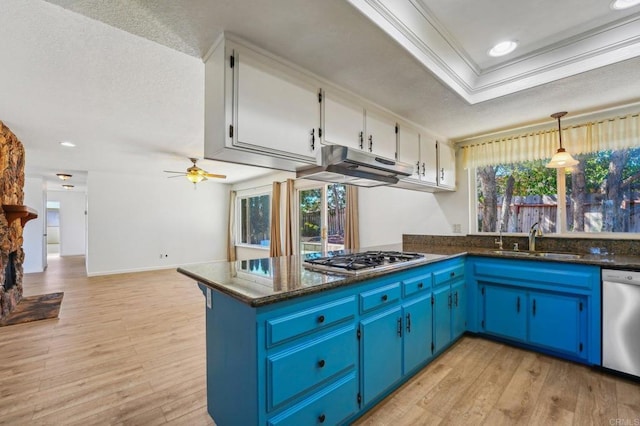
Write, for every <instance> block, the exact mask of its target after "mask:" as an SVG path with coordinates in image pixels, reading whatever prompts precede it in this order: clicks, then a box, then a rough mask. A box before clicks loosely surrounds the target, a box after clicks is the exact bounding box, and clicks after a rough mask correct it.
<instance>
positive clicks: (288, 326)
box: [266, 296, 356, 347]
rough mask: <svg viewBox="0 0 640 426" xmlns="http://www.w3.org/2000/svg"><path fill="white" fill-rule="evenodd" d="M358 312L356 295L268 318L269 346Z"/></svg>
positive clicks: (352, 315) (344, 319)
mask: <svg viewBox="0 0 640 426" xmlns="http://www.w3.org/2000/svg"><path fill="white" fill-rule="evenodd" d="M355 313H356V298H355V296H349V297H345V298H343V299H339V300H336V301H334V302H331V303H325V304H323V305H320V306H314V307H312V308H309V309H305V310H302V311H298V312H294V313H291V314H289V315H284V316H281V317H277V318H273V319H270V320H267V331H266V332H267V347H271V346H274V345H276V344H278V343H281V342H284V341H287V340H289V339H293V338H296V337H298V336H302V335H304V334H307V333H311V332H314V331H316V330H321V329H323V328H326V327H328V326H331V325H334V324H337V323H340V322H342V321H346V320H349V319H351V318H353V317H354V315H355Z"/></svg>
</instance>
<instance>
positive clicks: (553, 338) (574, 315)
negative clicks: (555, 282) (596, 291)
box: [529, 292, 585, 356]
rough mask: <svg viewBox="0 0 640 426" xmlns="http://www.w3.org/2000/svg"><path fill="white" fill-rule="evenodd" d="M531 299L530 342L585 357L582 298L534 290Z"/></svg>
mask: <svg viewBox="0 0 640 426" xmlns="http://www.w3.org/2000/svg"><path fill="white" fill-rule="evenodd" d="M529 299H530V300H529V342H530V343H532V344H534V345H539V346H545V347H547V348H550V349H555V350H558V351H563V352H567V353H569V354H572V355H577V356H583V354H584V353H585V351H584V347H583V346H584V345H582V344H581V341H580V340H581V339H580V336H581V334H582V333H581V332H582V330H581V327H583V324H584V322H583V321H581V315H582V312H583V310H581V307H582V308H583V307H584V302H583V300H582V299H583V298H581V297H579V296H565V295H557V294H547V293H533V292H532V293H530V295H529ZM581 305H582V306H581Z"/></svg>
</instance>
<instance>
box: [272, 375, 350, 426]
mask: <svg viewBox="0 0 640 426" xmlns="http://www.w3.org/2000/svg"><path fill="white" fill-rule="evenodd" d="M357 394H358V380H357V377H356V373H355V371H352V372H351V373H349V374H347V375H346V376H344V377H343V378H341V379H340V380H338V381H336V382H335V383H332V384H330V385H329V386H327V387H325V388H324V389H322V390H321V391H319V392H317V393H315V394H313V395H312V396H311V397H309V398H307V399H305V400H304V401H301V402H300V403H298V404H296V405H294V406H293V407H291V408H289V409H288V410H286V411H284V412H282V413H280V414H278V415H277V416H274V417H273V418H271V419H270V420H269V421H268V424H269V425H270V426H302V425H319V424H326V425H337V424H341V423H342V422H344V421H345V420H346V419H347V418H349V417H351V416H353V415H354V414H355V413H356V411H358V400H357Z"/></svg>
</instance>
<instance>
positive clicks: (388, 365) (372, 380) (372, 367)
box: [360, 306, 403, 405]
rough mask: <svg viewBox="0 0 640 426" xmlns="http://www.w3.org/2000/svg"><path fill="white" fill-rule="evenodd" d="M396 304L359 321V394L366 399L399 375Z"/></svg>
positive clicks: (399, 337) (399, 328)
mask: <svg viewBox="0 0 640 426" xmlns="http://www.w3.org/2000/svg"><path fill="white" fill-rule="evenodd" d="M401 314H402V313H401V310H400V307H399V306H398V307H396V308H395V309H392V310H390V311H385V312H382V313H381V314H379V315H375V316H372V317H370V318H367V319H365V320H362V321H361V322H360V327H361V331H362V336H361V342H362V370H361V377H362V398H363V402H364V404H365V405H366V404H368V403H370V402H371V401H372V400H373V399H375V398H376V397H377V396H379V395H380V394H382V393H383V392H385V391H386V390H387V389H389V388H390V386H391V385H392V384H393V383H394V382H396V381H398V380H399V379H400V378H401V377H402V333H403V329H402V327H403V325H402V316H401Z"/></svg>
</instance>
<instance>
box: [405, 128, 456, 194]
mask: <svg viewBox="0 0 640 426" xmlns="http://www.w3.org/2000/svg"><path fill="white" fill-rule="evenodd" d="M443 146H444V147H446V148H449V145H446V144H443ZM446 148H443V149H446ZM451 153H452V152H451ZM451 153H449V154H451ZM438 154H439V152H438V142H437V141H436V139H435V137H433V136H431V135H429V134H428V133H427V132H424V131H422V130H420V129H419V128H417V127H414V126H411V125H409V124H407V123H404V122H401V123H400V125H399V131H398V159H399V160H400V161H402V162H405V163H410V164H413V165H414V173H413V174H412V175H411V176H409V177H407V178H404V179H401V181H400V182H399V183H398V184H397V185H396V186H398V187H401V188H409V189H416V190H422V191H431V192H436V191H444V190H451V189H453V188H454V187H455V169H451V166H450V165H449V164H448V163H446V161H447V160H446V159H445V160H443V161H442V162H441V163H442V167H443V168H444V169H445V172H444V176H445V177H446V178H452V179H453V182H449V181H448V180H446V181H445V180H442V181H441V179H440V178H439V173H440V170H439V169H438V164H439V163H438V162H439V160H438ZM449 160H450V159H449ZM445 163H446V164H445ZM453 167H454V168H455V163H453Z"/></svg>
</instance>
